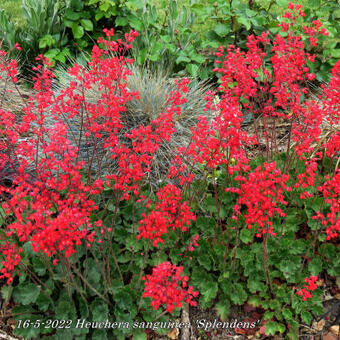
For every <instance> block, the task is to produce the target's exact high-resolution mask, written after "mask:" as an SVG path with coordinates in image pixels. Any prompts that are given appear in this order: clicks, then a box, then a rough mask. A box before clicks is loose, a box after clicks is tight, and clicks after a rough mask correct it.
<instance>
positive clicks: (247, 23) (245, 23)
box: [237, 17, 251, 30]
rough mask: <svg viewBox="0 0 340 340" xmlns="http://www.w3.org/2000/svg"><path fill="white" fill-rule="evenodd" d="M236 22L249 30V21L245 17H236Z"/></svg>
mask: <svg viewBox="0 0 340 340" xmlns="http://www.w3.org/2000/svg"><path fill="white" fill-rule="evenodd" d="M237 21H238V23H239V24H241V25H244V26H245V28H246V29H247V30H249V29H250V28H251V22H250V20H249V19H247V18H245V17H237Z"/></svg>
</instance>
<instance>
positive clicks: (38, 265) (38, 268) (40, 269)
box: [32, 256, 46, 276]
mask: <svg viewBox="0 0 340 340" xmlns="http://www.w3.org/2000/svg"><path fill="white" fill-rule="evenodd" d="M32 263H33V269H34V271H35V272H36V273H37V274H38V275H39V276H43V275H45V273H46V266H45V264H44V262H42V260H41V259H40V257H38V256H34V257H33V260H32Z"/></svg>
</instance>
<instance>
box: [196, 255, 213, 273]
mask: <svg viewBox="0 0 340 340" xmlns="http://www.w3.org/2000/svg"><path fill="white" fill-rule="evenodd" d="M197 261H198V263H199V264H200V265H201V266H203V267H204V268H205V269H206V270H208V271H209V270H210V269H211V260H210V257H209V255H207V254H202V255H200V256H198V258H197Z"/></svg>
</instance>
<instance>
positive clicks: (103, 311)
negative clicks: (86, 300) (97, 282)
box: [90, 298, 109, 322]
mask: <svg viewBox="0 0 340 340" xmlns="http://www.w3.org/2000/svg"><path fill="white" fill-rule="evenodd" d="M90 310H91V312H92V316H93V320H96V321H99V322H101V321H105V320H106V319H107V318H108V315H109V309H108V306H107V304H106V303H105V302H104V301H103V300H101V299H100V298H96V299H95V300H94V301H93V302H92V303H91V306H90Z"/></svg>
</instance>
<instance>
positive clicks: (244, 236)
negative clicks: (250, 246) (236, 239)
mask: <svg viewBox="0 0 340 340" xmlns="http://www.w3.org/2000/svg"><path fill="white" fill-rule="evenodd" d="M240 238H241V241H242V242H243V243H246V244H247V243H249V242H251V241H252V240H253V232H252V230H251V229H245V228H244V229H242V230H241V233H240Z"/></svg>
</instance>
